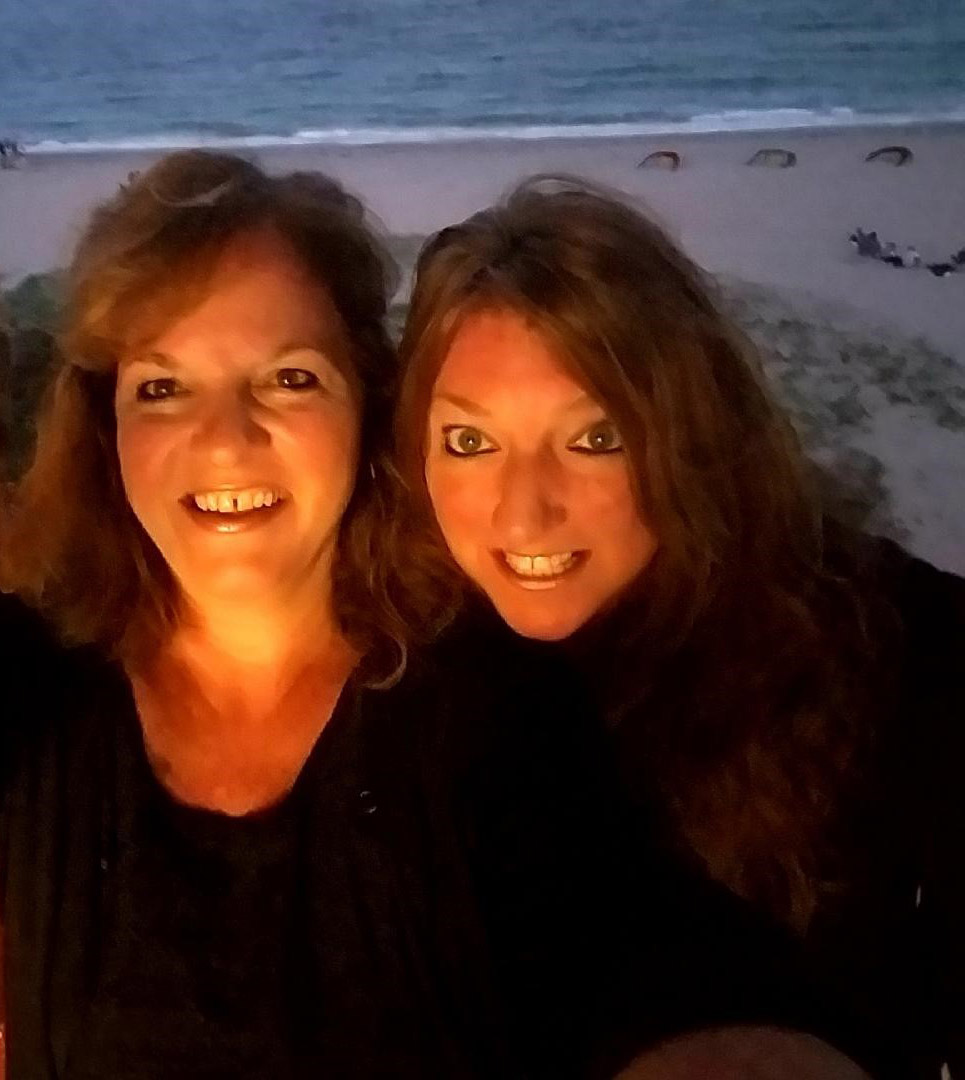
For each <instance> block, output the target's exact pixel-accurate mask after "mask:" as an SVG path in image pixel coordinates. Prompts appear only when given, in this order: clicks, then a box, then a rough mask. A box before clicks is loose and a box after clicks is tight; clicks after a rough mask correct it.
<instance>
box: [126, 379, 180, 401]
mask: <svg viewBox="0 0 965 1080" xmlns="http://www.w3.org/2000/svg"><path fill="white" fill-rule="evenodd" d="M177 392H178V383H177V379H148V380H147V382H142V383H140V384H139V385H138V388H137V391H136V394H137V400H138V401H166V400H167V399H168V398H172V397H174V396H175V394H177Z"/></svg>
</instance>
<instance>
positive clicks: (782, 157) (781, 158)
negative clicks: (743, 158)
mask: <svg viewBox="0 0 965 1080" xmlns="http://www.w3.org/2000/svg"><path fill="white" fill-rule="evenodd" d="M747 164H748V165H766V166H767V167H768V168H771V169H789V168H791V166H792V165H796V164H797V154H795V153H794V151H793V150H782V149H781V148H780V147H776V146H769V147H765V148H764V149H763V150H758V151H757V153H756V154H754V155H753V157H751V158H750V159H749V160H748V162H747Z"/></svg>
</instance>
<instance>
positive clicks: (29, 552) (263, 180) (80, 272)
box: [0, 150, 405, 675]
mask: <svg viewBox="0 0 965 1080" xmlns="http://www.w3.org/2000/svg"><path fill="white" fill-rule="evenodd" d="M259 227H269V228H271V229H272V230H274V231H276V232H277V233H278V234H280V236H281V237H282V238H283V239H284V240H285V241H286V242H287V243H288V244H290V245H291V247H292V249H293V250H294V251H295V253H296V254H297V255H298V257H299V258H300V259H301V260H302V261H303V262H304V264H305V266H306V267H307V269H308V270H309V271H310V273H311V275H312V276H313V278H314V279H315V280H317V281H319V282H321V283H323V284H324V285H325V287H326V288H327V289H328V291H329V293H330V294H331V296H332V299H333V301H334V303H335V307H336V309H337V310H338V312H339V315H340V316H341V318H342V320H343V322H344V324H345V327H346V331H347V335H348V339H349V341H350V344H351V346H352V363H351V370H350V371H347V372H346V373H345V374H346V376H347V377H348V378H349V380H350V382H351V383H352V385H353V387H354V389H355V391H356V392H357V394H358V397H359V400H360V403H361V405H362V431H361V443H360V460H361V462H362V463H363V466H365V465H366V464H369V463H373V462H375V461H376V459H377V458H378V457H379V455H380V453H381V451H380V448H379V439H380V438H382V436H383V433H384V431H385V428H386V427H387V424H388V419H389V408H390V395H391V390H392V387H393V383H394V379H395V374H396V359H395V352H394V349H393V348H392V345H391V343H390V341H389V338H388V336H387V331H386V326H385V317H386V312H387V301H388V297H389V296H390V295H391V292H392V289H393V286H394V283H395V280H396V269H395V266H394V264H393V263H392V260H391V259H390V258H389V256H388V254H387V252H386V251H385V249H384V247H383V245H382V243H381V241H380V240H379V239H378V237H377V234H376V232H375V230H374V227H373V225H372V224H371V223H370V222H369V221H368V220H367V219H366V215H365V212H364V210H363V207H362V204H361V203H360V202H359V201H358V200H357V199H356V198H354V197H353V196H351V195H349V194H348V193H347V192H345V191H344V190H343V189H342V187H341V186H340V185H339V184H338V183H336V182H335V181H334V180H331V179H329V178H328V177H325V176H323V175H321V174H320V173H314V172H298V173H291V174H288V175H285V176H270V175H268V174H267V173H266V172H264V171H263V170H262V169H261V168H259V167H258V166H257V165H255V164H253V163H252V162H250V161H247V160H245V159H243V158H241V157H237V156H235V155H231V154H222V153H211V152H207V151H200V150H190V151H183V152H178V153H173V154H170V155H168V156H166V157H165V158H163V159H162V160H161V161H159V162H158V163H157V164H156V165H154V166H153V167H152V168H151V169H149V170H148V171H147V172H145V173H143V174H141V175H140V176H135V177H133V178H132V180H131V182H130V183H129V184H125V185H123V186H121V188H120V189H119V190H118V192H117V193H116V194H115V196H114V197H113V198H112V199H110V200H109V201H108V202H106V203H104V204H103V205H101V206H99V207H98V208H96V209H95V210H94V212H93V214H92V216H91V218H90V221H89V223H88V225H87V228H86V230H85V232H84V234H83V236H82V237H81V239H80V242H79V244H78V246H77V249H76V252H75V254H74V258H73V261H72V263H71V266H70V268H69V271H68V274H67V281H66V309H65V317H64V324H63V328H62V332H61V334H60V336H59V344H60V352H61V354H62V358H63V361H62V363H61V365H60V368H59V370H58V372H57V374H56V376H55V377H54V379H53V382H52V384H51V386H50V388H49V390H48V393H47V395H46V399H45V402H44V404H43V406H42V408H41V411H40V416H39V420H38V424H37V440H36V450H35V453H34V457H33V461H32V464H31V466H30V468H29V469H28V470H27V471H26V473H25V475H24V476H23V478H22V480H21V481H20V482H19V483H18V484H16V485H14V486H12V487H10V488H9V489H8V490H7V491H6V492H5V497H4V505H3V519H2V526H3V535H2V543H0V584H2V586H3V588H4V589H5V590H7V591H15V592H17V593H19V594H20V595H21V596H23V597H24V598H25V599H27V600H28V601H30V602H32V603H34V604H35V605H36V606H38V607H39V608H41V609H42V610H44V611H45V612H46V613H47V614H48V615H50V616H51V617H52V619H53V621H54V622H55V623H56V625H57V626H58V628H59V629H60V631H61V632H62V634H63V635H64V637H65V638H66V639H67V640H70V641H72V642H85V643H96V644H98V645H100V646H102V647H103V648H105V649H107V650H109V651H111V652H114V653H118V654H120V655H124V656H128V655H130V654H131V652H132V651H134V650H141V649H144V648H152V647H154V646H155V645H156V644H158V643H159V642H160V641H161V640H163V639H164V637H165V636H166V635H167V634H168V633H169V632H170V630H171V629H172V627H173V625H174V621H175V618H176V616H175V599H176V597H175V584H174V580H173V577H172V574H171V572H170V570H169V568H168V567H167V565H166V564H165V562H164V560H163V558H162V557H161V555H160V553H159V552H158V550H157V548H156V547H155V546H154V544H153V542H152V541H151V540H150V538H149V537H148V536H147V534H146V533H145V532H144V530H143V528H142V527H141V525H140V524H139V522H138V521H137V519H136V518H135V516H134V514H133V512H132V511H131V509H130V507H129V505H128V502H127V498H126V496H125V493H124V488H123V484H122V482H121V477H120V468H119V464H118V459H117V452H116V447H115V440H116V426H115V417H114V404H113V398H114V385H115V380H116V370H117V363H118V358H119V356H120V354H121V352H122V349H123V348H124V345H125V342H126V340H127V337H128V336H129V335H130V332H131V328H132V326H133V325H134V323H135V320H136V325H137V329H138V332H139V333H141V332H143V333H145V334H147V335H148V336H150V335H151V334H152V333H156V332H159V331H160V330H161V329H162V328H163V327H164V326H166V325H168V324H170V322H171V320H172V319H173V318H175V317H176V316H177V315H179V314H181V313H183V312H185V311H187V310H190V308H191V307H192V306H194V305H195V304H196V303H197V302H199V301H200V300H201V299H202V297H203V296H204V293H205V289H206V287H207V283H208V281H209V280H210V276H211V274H212V272H213V270H214V267H215V264H216V262H217V260H218V257H219V255H220V254H221V252H222V251H223V250H224V248H225V246H226V245H227V243H228V242H229V241H230V240H231V239H233V238H234V237H236V236H237V235H238V234H240V233H243V232H248V231H251V230H252V229H256V228H259ZM374 471H375V470H370V469H369V468H367V467H363V468H361V469H360V472H359V477H358V480H357V485H356V489H355V492H354V494H353V496H352V500H351V502H350V505H349V507H348V510H347V511H346V515H345V517H344V519H343V523H342V528H341V532H340V539H339V549H338V554H337V557H336V560H335V567H334V575H335V580H334V598H335V608H336V616H337V617H338V618H339V619H340V622H341V624H342V626H343V629H344V630H345V632H346V633H347V635H348V636H349V638H350V639H351V640H352V641H353V643H355V644H356V646H357V647H359V648H360V649H361V650H362V651H363V652H364V653H365V655H366V656H367V658H368V661H367V662H368V665H369V667H370V668H371V670H372V672H373V673H376V672H378V673H381V674H382V675H384V674H386V673H387V672H389V671H391V670H392V669H393V668H398V667H399V666H400V664H401V663H402V661H403V658H404V652H405V649H404V638H405V630H404V627H403V626H402V624H401V622H400V620H399V619H398V617H397V615H396V614H395V612H394V611H393V610H392V608H391V607H390V606H389V605H387V604H382V603H380V602H379V601H378V598H377V597H376V596H375V595H374V594H373V592H372V590H371V589H370V587H369V583H368V576H369V573H370V566H371V561H372V559H373V558H374V557H375V556H374V555H373V545H374V544H376V543H377V542H378V537H379V536H380V535H381V532H382V529H381V527H380V526H379V524H378V523H379V520H380V518H381V516H382V514H383V513H384V505H385V500H384V495H383V492H382V490H381V487H382V485H381V484H380V481H379V480H378V479H377V477H376V476H373V475H372V473H373V472H374ZM378 475H381V470H380V472H379V474H378Z"/></svg>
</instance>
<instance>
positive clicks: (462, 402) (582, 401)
mask: <svg viewBox="0 0 965 1080" xmlns="http://www.w3.org/2000/svg"><path fill="white" fill-rule="evenodd" d="M432 400H433V401H448V402H449V404H450V405H455V406H456V408H458V409H462V410H463V411H464V412H467V413H472V414H473V416H492V413H491V412H490V411H489V410H488V409H484V408H483V407H482V405H477V404H476V402H475V401H471V400H470V399H469V398H464V397H462V396H461V395H460V394H435V395H433V399H432ZM596 404H597V402H596V401H595V400H594V399H593V398H592V397H590V395H589V394H580V396H579V397H578V398H576V399H575V400H573V401H571V402H570V403H569V405H565V406H564V407H563V408H562V409H560V412H562V413H571V412H576V411H577V409H584V408H586V406H587V405H596Z"/></svg>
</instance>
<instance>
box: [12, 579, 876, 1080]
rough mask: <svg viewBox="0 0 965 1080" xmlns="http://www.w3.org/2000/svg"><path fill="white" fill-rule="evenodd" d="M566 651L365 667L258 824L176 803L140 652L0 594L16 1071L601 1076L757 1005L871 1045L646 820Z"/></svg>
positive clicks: (458, 636)
mask: <svg viewBox="0 0 965 1080" xmlns="http://www.w3.org/2000/svg"><path fill="white" fill-rule="evenodd" d="M551 653H552V650H546V649H543V648H540V647H536V646H528V645H526V644H524V643H521V642H519V641H518V640H517V639H515V638H514V637H513V635H510V634H508V633H504V632H497V633H489V632H488V631H487V632H485V633H484V632H482V631H481V630H479V628H478V627H473V626H470V627H468V628H466V629H465V630H464V631H463V632H461V633H460V632H456V633H454V634H452V635H450V637H449V639H447V640H446V641H444V642H442V643H441V644H440V646H439V647H438V649H437V650H436V651H435V653H434V654H433V656H432V657H431V658H429V659H428V660H427V661H426V662H413V663H412V664H411V665H410V668H409V671H408V673H407V675H406V678H405V679H404V680H403V682H402V683H401V684H399V685H398V686H396V687H395V688H393V689H391V690H388V691H375V690H365V689H363V688H361V687H359V686H356V685H355V684H354V683H352V682H350V683H349V684H348V685H347V687H346V688H345V690H344V691H343V694H342V697H341V699H340V701H339V704H338V707H337V709H336V711H335V713H334V715H333V717H332V719H331V720H330V721H329V724H328V725H327V727H326V728H325V730H324V732H323V734H322V736H321V738H320V739H319V741H318V743H317V745H316V746H315V748H314V749H313V751H312V753H311V755H310V757H309V759H308V761H307V763H306V764H305V766H304V768H303V770H302V772H301V774H300V775H299V778H298V780H297V781H296V783H295V785H294V787H293V789H292V791H291V792H290V793H289V795H288V796H287V797H286V798H285V799H284V800H283V801H282V802H281V803H280V804H278V805H277V806H275V807H273V808H271V809H269V810H267V811H264V812H260V813H256V814H252V815H248V816H247V817H244V818H240V819H238V818H229V817H227V816H225V815H221V814H218V813H214V812H209V811H204V810H198V809H191V808H187V807H185V806H183V805H179V804H177V803H176V802H174V800H173V799H172V798H171V797H170V796H169V795H168V793H167V792H166V791H165V790H164V789H163V788H162V787H161V786H160V784H159V783H158V781H157V780H156V779H155V777H154V775H153V773H152V771H151V769H150V766H149V764H148V761H147V758H146V754H145V750H144V746H143V741H142V736H141V729H140V724H139V721H138V718H137V715H136V711H135V708H134V703H133V700H132V695H131V690H130V686H129V683H128V681H127V680H126V678H125V677H124V675H123V673H122V672H121V670H120V669H119V668H118V667H117V666H116V665H114V664H111V663H108V662H107V661H106V660H104V659H103V658H102V657H101V656H99V655H98V654H97V653H96V652H94V651H93V650H90V649H65V648H63V647H61V646H59V645H58V644H57V643H56V642H55V641H54V640H53V638H52V637H51V635H50V634H49V632H48V631H47V629H46V628H45V627H44V625H43V624H42V623H41V622H40V620H38V619H37V618H36V617H35V616H34V615H32V614H31V613H30V612H28V611H27V610H26V609H25V608H23V606H22V605H21V604H20V603H19V602H18V601H16V600H15V599H13V598H10V597H0V659H2V670H0V678H2V680H3V686H4V701H3V704H4V711H3V716H2V736H3V747H2V753H0V781H2V815H0V845H2V846H0V860H2V861H0V866H2V872H3V877H2V890H3V893H2V905H3V907H2V919H0V921H2V925H3V927H4V968H5V971H4V975H5V983H6V1009H7V1052H8V1067H9V1070H10V1073H9V1074H10V1076H11V1077H13V1078H15V1080H22V1078H28V1080H33V1078H37V1080H48V1078H53V1077H58V1078H68V1080H80V1078H89V1077H94V1076H98V1077H104V1076H110V1077H112V1078H116V1080H124V1078H126V1077H131V1078H133V1077H138V1078H140V1080H144V1078H146V1080H150V1078H151V1077H154V1076H156V1077H161V1076H165V1077H169V1076H179V1077H188V1078H192V1077H195V1078H198V1080H201V1078H205V1080H208V1078H214V1077H229V1076H230V1077H241V1078H245V1077H250V1078H255V1077H272V1078H276V1077H281V1078H284V1077H286V1076H289V1077H296V1076H301V1075H307V1074H309V1073H311V1074H313V1075H324V1076H327V1077H333V1078H337V1077H353V1078H360V1080H366V1078H383V1077H385V1078H387V1077H425V1078H427V1080H428V1078H436V1077H438V1078H440V1080H441V1078H447V1080H459V1078H462V1077H466V1078H470V1077H490V1078H494V1080H495V1078H499V1080H511V1078H512V1077H514V1076H517V1077H523V1076H528V1077H553V1078H554V1080H560V1078H566V1077H572V1078H577V1077H587V1078H597V1077H599V1078H603V1077H608V1076H612V1075H613V1073H614V1072H615V1071H617V1069H618V1068H619V1067H620V1066H622V1065H623V1064H625V1063H626V1062H627V1061H628V1060H629V1058H630V1057H631V1056H632V1055H633V1054H634V1053H635V1052H636V1051H637V1050H639V1049H640V1048H641V1047H643V1046H646V1045H649V1044H651V1043H653V1042H655V1041H657V1040H659V1039H661V1038H663V1037H665V1036H667V1035H670V1034H674V1033H676V1032H680V1031H684V1030H687V1029H690V1028H693V1027H697V1026H702V1025H707V1024H713V1023H722V1022H740V1021H744V1022H771V1023H778V1024H787V1025H790V1026H795V1027H801V1028H803V1029H805V1030H812V1031H815V1032H817V1033H818V1034H821V1035H822V1036H824V1037H826V1038H828V1039H829V1040H830V1041H832V1042H837V1043H838V1044H839V1045H841V1046H843V1047H844V1048H845V1049H846V1050H852V1049H854V1051H855V1054H856V1056H858V1057H860V1056H861V1049H862V1048H861V1046H860V1045H859V1043H860V1040H858V1039H856V1037H855V1036H854V1034H853V1033H852V1032H850V1031H848V1030H846V1029H843V1028H841V1027H839V1026H838V1022H837V1017H836V1016H828V1015H826V1014H825V1010H824V1007H823V1006H824V1002H822V1001H821V1000H820V998H815V996H814V995H813V993H812V992H811V990H810V989H809V988H808V987H807V986H806V980H803V979H802V978H801V977H800V973H799V972H797V971H796V970H795V966H794V965H795V962H796V961H795V957H794V955H793V950H792V948H791V946H790V944H789V942H788V941H787V940H786V939H785V938H784V937H783V936H782V935H780V934H778V933H776V932H775V933H772V932H771V931H770V930H768V929H767V928H764V927H761V926H760V925H759V923H758V922H757V921H755V920H753V919H751V918H749V917H748V915H747V912H746V911H745V910H744V909H743V908H742V907H741V905H738V904H736V903H735V902H734V901H733V900H732V898H730V897H729V896H727V895H725V894H724V893H723V891H722V890H719V889H717V888H716V887H714V886H712V885H710V884H709V883H706V882H701V881H696V880H695V879H693V878H692V876H691V875H690V874H689V873H688V872H687V871H686V870H683V869H682V868H679V867H677V866H674V865H670V864H668V863H665V862H664V861H662V858H661V857H659V856H657V855H656V853H650V852H649V851H648V849H647V848H646V847H645V846H644V845H643V844H642V842H641V841H640V839H639V838H638V837H637V836H636V835H635V834H634V835H631V833H630V832H629V831H628V830H630V829H631V828H632V826H631V824H630V819H629V818H628V817H627V816H626V815H625V814H624V808H623V807H622V806H621V805H620V801H619V799H614V798H613V797H612V794H613V791H614V789H615V787H616V785H614V784H613V782H612V775H611V773H610V772H609V762H608V757H607V749H606V744H605V740H604V738H603V734H602V729H601V727H600V725H599V724H598V723H597V721H596V719H595V717H593V715H592V714H591V713H590V711H589V710H588V709H586V708H585V707H584V705H583V703H582V698H581V697H580V696H579V694H578V693H577V692H576V688H575V687H574V686H573V685H572V684H571V683H570V682H569V681H568V680H567V679H566V678H565V673H564V672H563V671H561V670H560V669H559V668H558V667H552V668H547V667H545V666H544V665H545V663H547V662H548V657H549V656H550V655H551ZM628 849H632V858H628V854H627V853H628Z"/></svg>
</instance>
